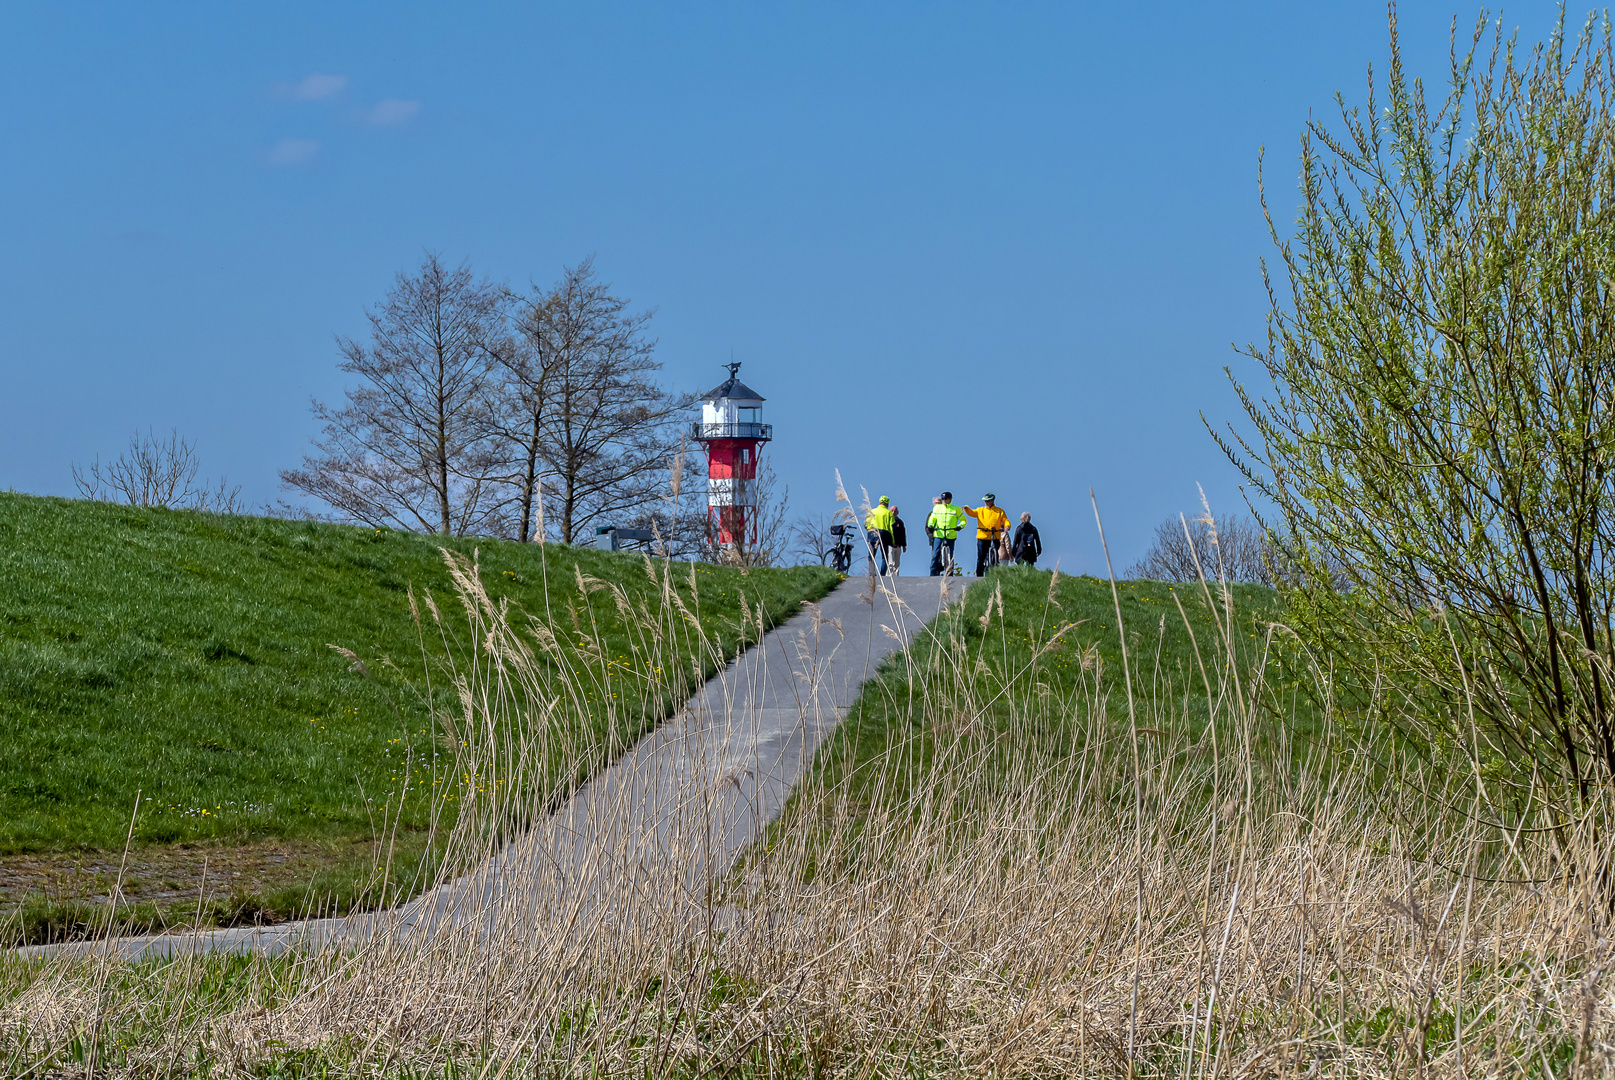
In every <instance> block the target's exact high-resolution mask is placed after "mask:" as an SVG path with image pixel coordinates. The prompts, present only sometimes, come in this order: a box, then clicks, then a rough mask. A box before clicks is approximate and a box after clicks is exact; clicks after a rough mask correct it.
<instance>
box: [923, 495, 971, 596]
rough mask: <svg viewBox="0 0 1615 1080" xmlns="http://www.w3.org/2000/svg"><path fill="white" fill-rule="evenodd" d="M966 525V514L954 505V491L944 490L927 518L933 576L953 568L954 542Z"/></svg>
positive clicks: (926, 529)
mask: <svg viewBox="0 0 1615 1080" xmlns="http://www.w3.org/2000/svg"><path fill="white" fill-rule="evenodd" d="M964 527H965V516H964V514H962V513H960V511H959V508H958V507H957V506H955V505H953V492H951V491H944V492H943V493H942V494H941V495H939V496H938V497H937V500H936V505H935V506H933V507H931V516H930V517H928V518H926V519H925V535H927V536H929V537H930V538H931V576H932V577H941V576H942V575H943V574H946V573H950V572H951V571H952V570H953V543H954V541H955V540H956V539H957V538H958V536H959V530H960V529H962V528H964Z"/></svg>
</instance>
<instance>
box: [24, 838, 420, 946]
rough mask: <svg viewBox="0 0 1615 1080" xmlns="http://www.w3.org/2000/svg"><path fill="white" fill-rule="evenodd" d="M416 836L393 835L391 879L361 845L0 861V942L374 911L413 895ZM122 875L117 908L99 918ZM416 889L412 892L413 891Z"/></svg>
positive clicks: (261, 844)
mask: <svg viewBox="0 0 1615 1080" xmlns="http://www.w3.org/2000/svg"><path fill="white" fill-rule="evenodd" d="M425 850H426V843H425V837H424V834H418V833H409V834H401V835H400V836H399V838H398V841H397V843H396V844H395V846H394V849H393V866H392V873H391V874H388V875H384V874H383V873H382V867H381V866H380V865H379V864H380V862H381V861H382V860H384V859H385V857H386V852H385V851H384V850H383V849H382V848H381V846H380V845H379V844H377V843H375V842H374V841H371V840H357V839H351V838H332V839H326V840H307V839H298V840H254V841H249V842H246V843H240V844H225V843H222V842H213V843H187V844H161V845H157V844H154V845H145V846H141V847H136V848H133V849H131V850H130V852H129V855H128V859H127V862H125V860H124V856H123V853H122V852H111V851H87V852H44V853H37V854H28V855H4V856H0V940H4V941H5V942H6V943H8V944H45V943H49V942H53V941H69V940H76V939H80V938H84V937H90V936H98V935H100V934H102V933H104V932H105V931H106V929H107V926H108V923H109V916H110V922H111V924H112V930H113V932H114V933H120V932H126V933H147V932H152V931H157V930H167V929H179V928H188V927H192V926H196V925H200V926H240V925H272V924H274V923H279V922H285V921H287V920H288V919H295V918H302V917H306V916H310V915H333V914H342V913H344V912H346V911H350V910H353V909H355V908H369V907H375V906H378V905H379V904H380V903H382V902H383V899H384V898H385V899H386V900H389V901H390V900H394V899H397V898H398V897H399V895H401V892H400V891H402V894H407V893H409V892H413V891H414V889H413V888H411V886H412V885H413V884H414V878H415V874H414V871H415V869H416V868H417V867H418V866H419V865H420V862H421V859H422V857H423V855H424V853H425ZM120 867H121V870H122V878H123V881H122V891H121V898H120V902H119V904H118V908H117V910H116V911H115V912H109V911H108V905H109V903H110V902H111V899H112V896H113V893H114V890H115V889H116V887H117V885H118V880H119V872H120ZM415 887H416V888H418V885H417V886H415Z"/></svg>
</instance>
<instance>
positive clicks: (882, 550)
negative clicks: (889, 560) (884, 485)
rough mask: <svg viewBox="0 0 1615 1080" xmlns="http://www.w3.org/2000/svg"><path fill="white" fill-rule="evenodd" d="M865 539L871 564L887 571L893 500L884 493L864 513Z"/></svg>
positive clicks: (890, 542) (882, 570)
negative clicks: (866, 512)
mask: <svg viewBox="0 0 1615 1080" xmlns="http://www.w3.org/2000/svg"><path fill="white" fill-rule="evenodd" d="M864 539H865V541H866V542H867V543H868V546H869V565H870V566H871V567H877V566H878V567H879V568H880V573H882V574H884V573H886V552H887V551H888V550H889V549H890V548H891V546H892V500H891V496H889V495H882V496H881V497H880V502H879V503H878V504H876V505H875V506H874V507H873V508H871V509H870V511H869V513H868V514H866V515H864Z"/></svg>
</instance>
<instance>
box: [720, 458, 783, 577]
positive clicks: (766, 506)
mask: <svg viewBox="0 0 1615 1080" xmlns="http://www.w3.org/2000/svg"><path fill="white" fill-rule="evenodd" d="M747 486H748V487H750V488H751V497H752V504H751V516H752V522H753V524H752V537H747V538H746V542H745V543H742V544H741V545H740V546H739V547H737V548H735V549H733V554H732V557H733V558H735V559H736V560H737V561H739V562H741V563H743V564H744V565H746V566H782V565H784V563H785V560H786V558H787V557H788V555H789V552H790V547H791V522H790V517H789V515H790V510H791V489H790V487H788V486H786V485H782V484H781V483H780V482H779V477H778V476H777V475H776V474H775V472H774V467H773V466H772V465H770V464H769V463H768V462H766V461H765V462H762V463H761V464H759V465H758V466H757V476H756V478H755V479H753V480H752V481H751V483H750V484H749V485H747ZM753 537H755V539H753Z"/></svg>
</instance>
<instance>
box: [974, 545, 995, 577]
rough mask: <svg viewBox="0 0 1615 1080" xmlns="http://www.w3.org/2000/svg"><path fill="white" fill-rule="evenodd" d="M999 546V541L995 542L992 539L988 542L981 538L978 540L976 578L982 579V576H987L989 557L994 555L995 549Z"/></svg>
mask: <svg viewBox="0 0 1615 1080" xmlns="http://www.w3.org/2000/svg"><path fill="white" fill-rule="evenodd" d="M997 546H998V541H997V540H993V539H990V538H989V539H987V540H983V539H981V538H980V537H977V538H976V576H977V577H981V575H983V574H985V573H986V572H987V556H989V555H991V554H992V553H993V548H995V547H997Z"/></svg>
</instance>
